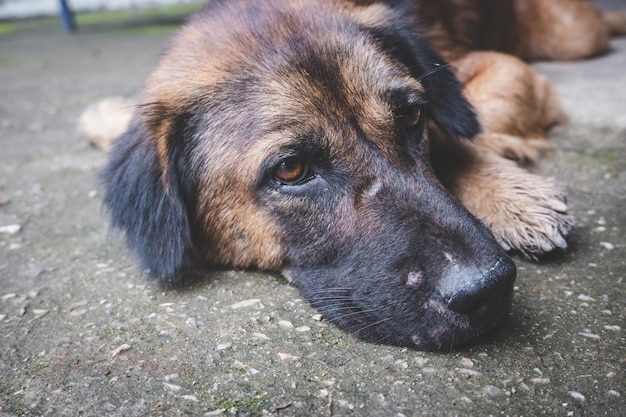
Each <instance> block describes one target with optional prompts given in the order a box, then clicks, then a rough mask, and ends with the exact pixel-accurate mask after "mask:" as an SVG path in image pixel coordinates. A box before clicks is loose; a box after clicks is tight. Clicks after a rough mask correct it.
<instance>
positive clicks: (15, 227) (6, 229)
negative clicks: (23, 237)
mask: <svg viewBox="0 0 626 417" xmlns="http://www.w3.org/2000/svg"><path fill="white" fill-rule="evenodd" d="M20 230H22V225H21V224H7V225H5V226H0V233H6V234H8V235H14V234H16V233H17V232H19V231H20Z"/></svg>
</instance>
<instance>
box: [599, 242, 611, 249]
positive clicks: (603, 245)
mask: <svg viewBox="0 0 626 417" xmlns="http://www.w3.org/2000/svg"><path fill="white" fill-rule="evenodd" d="M600 246H602V247H603V248H604V249H606V250H613V249H615V245H614V244H612V243H610V242H600Z"/></svg>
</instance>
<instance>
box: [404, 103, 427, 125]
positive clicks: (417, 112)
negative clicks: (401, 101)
mask: <svg viewBox="0 0 626 417" xmlns="http://www.w3.org/2000/svg"><path fill="white" fill-rule="evenodd" d="M421 115H422V112H421V109H420V108H419V106H407V108H406V109H405V110H404V116H403V117H402V122H403V123H404V126H405V127H415V126H417V124H418V123H419V121H420V117H421Z"/></svg>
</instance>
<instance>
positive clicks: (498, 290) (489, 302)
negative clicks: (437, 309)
mask: <svg viewBox="0 0 626 417" xmlns="http://www.w3.org/2000/svg"><path fill="white" fill-rule="evenodd" d="M455 272H456V273H457V274H459V275H464V276H463V277H462V278H456V279H455V281H454V282H455V285H453V286H448V288H449V291H446V292H444V293H443V294H442V295H443V296H444V299H445V301H446V302H447V304H448V308H449V309H450V310H452V311H455V312H457V313H461V314H467V315H471V316H475V317H483V318H488V317H487V316H488V315H489V314H490V312H491V311H496V310H497V309H499V308H501V307H503V306H505V305H507V304H508V300H509V299H510V296H511V294H512V292H513V284H514V282H515V278H516V275H517V272H516V269H515V264H514V263H513V261H511V260H510V259H509V258H504V257H501V258H499V259H498V260H497V262H495V263H494V264H493V265H492V266H490V267H488V268H486V269H483V270H479V269H475V268H472V269H471V270H469V271H455ZM464 272H465V273H464ZM447 280H448V281H449V280H450V277H448V278H447Z"/></svg>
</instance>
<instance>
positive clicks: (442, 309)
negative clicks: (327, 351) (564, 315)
mask: <svg viewBox="0 0 626 417" xmlns="http://www.w3.org/2000/svg"><path fill="white" fill-rule="evenodd" d="M292 278H293V277H292ZM292 282H294V284H295V285H296V286H298V288H299V289H300V291H301V293H302V294H303V296H304V297H305V298H306V299H307V300H308V301H309V302H310V303H311V305H312V306H313V307H314V308H315V309H316V310H317V311H319V312H320V313H322V314H323V316H324V318H325V320H327V321H329V322H331V323H333V324H335V325H337V326H338V327H339V328H341V329H343V330H345V331H347V332H349V333H351V334H352V335H354V336H355V337H357V338H359V339H361V340H364V341H366V342H370V343H375V344H386V345H396V346H402V347H409V348H412V349H416V350H424V351H451V350H455V349H458V348H460V347H462V346H465V345H468V344H470V343H474V342H476V341H479V340H480V338H481V337H484V336H486V335H489V334H490V333H492V332H493V331H494V330H496V329H497V328H499V327H500V326H501V325H502V324H503V323H504V321H505V320H506V318H507V316H508V313H509V310H510V306H511V301H512V296H513V287H512V286H511V287H510V288H509V289H508V290H507V291H506V292H505V293H504V294H503V296H502V297H501V298H500V299H498V300H492V301H491V302H490V303H489V305H488V306H485V307H484V308H482V309H478V310H474V311H473V312H472V313H471V314H464V313H458V312H456V311H453V310H451V309H450V308H449V307H448V305H447V303H446V302H445V301H444V300H443V299H441V298H440V297H439V296H438V295H436V294H430V295H425V294H423V295H422V296H421V297H418V298H416V297H415V294H409V295H407V296H405V297H403V296H402V295H401V294H398V293H396V295H395V296H393V295H392V296H385V295H383V296H382V297H381V296H378V297H377V296H371V297H369V296H367V295H368V294H377V293H378V291H376V290H371V291H368V290H365V291H363V290H362V288H361V289H354V288H349V287H348V286H345V287H344V286H337V287H327V288H323V287H319V286H317V287H315V288H311V287H310V286H308V285H306V284H300V283H299V282H298V279H296V280H295V281H293V280H292ZM379 291H383V289H382V288H381V289H379ZM364 295H366V297H364Z"/></svg>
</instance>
